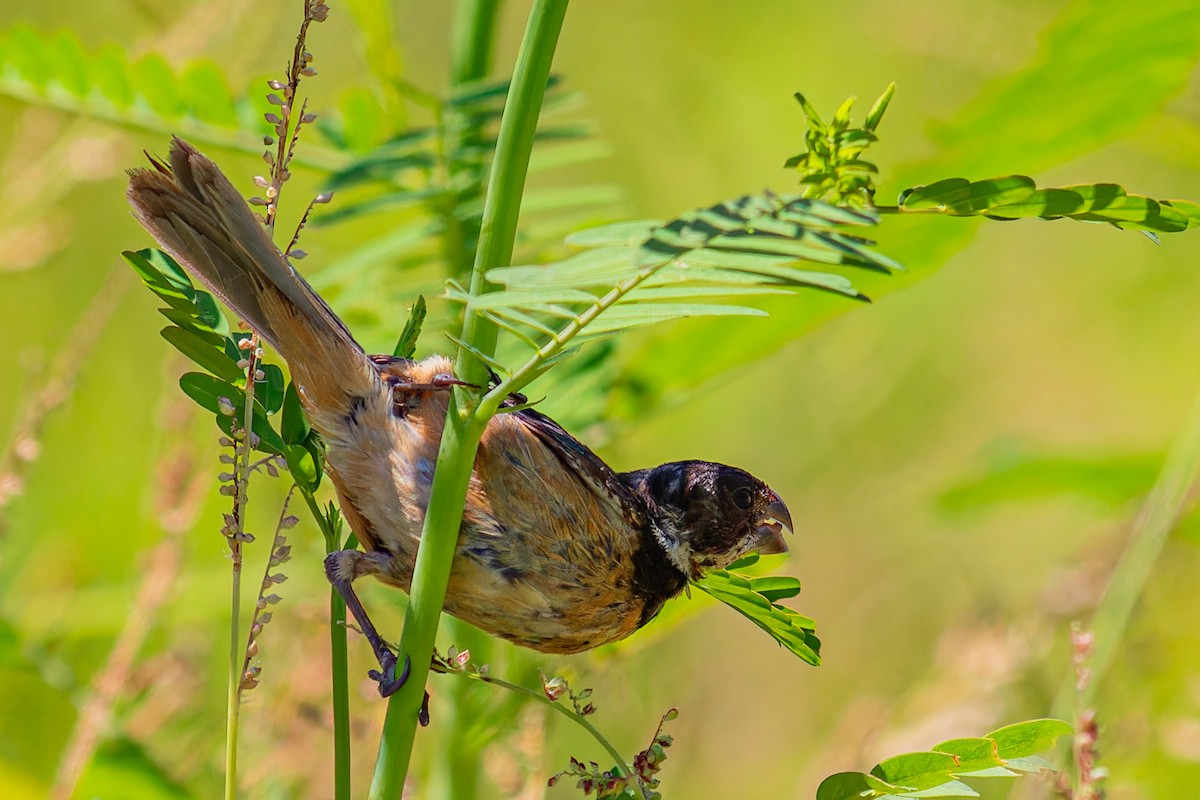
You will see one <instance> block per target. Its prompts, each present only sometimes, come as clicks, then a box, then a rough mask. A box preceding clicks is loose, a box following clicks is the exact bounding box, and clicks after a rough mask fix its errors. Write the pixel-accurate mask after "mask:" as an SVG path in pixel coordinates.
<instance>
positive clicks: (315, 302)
mask: <svg viewBox="0 0 1200 800" xmlns="http://www.w3.org/2000/svg"><path fill="white" fill-rule="evenodd" d="M169 160H170V166H169V167H168V166H167V165H164V164H161V163H159V162H157V161H155V162H153V164H154V169H137V170H132V171H131V172H130V174H129V191H128V197H129V202H130V204H132V206H133V210H134V216H136V217H137V219H138V221H139V222H141V223H142V226H143V227H145V228H146V230H147V231H149V232H150V233H151V234H152V235H153V236H154V238H155V239H157V240H158V242H159V244H161V245H162V246H163V248H164V249H165V250H166V251H167V252H168V253H170V254H171V255H172V256H173V257H174V258H175V260H176V261H178V262H179V263H180V264H181V265H182V266H183V267H184V268H185V269H187V271H188V272H190V273H191V274H192V275H194V276H195V277H196V278H198V279H199V280H200V281H201V282H202V283H203V284H204V285H205V286H207V287H208V288H209V290H211V291H212V292H213V294H215V295H216V296H217V297H219V298H221V300H223V301H224V302H225V303H226V304H227V305H228V306H229V307H230V308H231V309H233V311H234V312H235V313H236V314H238V316H240V317H241V318H242V319H243V320H245V321H246V323H247V324H248V325H249V326H250V327H251V328H253V329H254V330H255V331H257V332H258V334H259V335H260V336H262V338H263V339H265V340H266V341H267V342H269V343H270V344H271V345H272V346H273V347H274V348H275V349H276V350H278V351H279V353H280V355H282V356H283V358H284V359H285V360H286V361H287V362H288V365H289V366H290V367H291V369H292V374H293V377H295V378H296V380H297V381H298V382H299V383H300V384H301V386H302V387H303V388H304V389H305V390H306V393H307V394H308V400H309V401H310V402H313V403H317V404H321V403H326V404H327V405H326V407H327V408H329V409H331V410H332V409H333V408H336V406H337V404H338V403H342V402H346V400H347V399H348V397H350V396H354V395H361V394H364V393H366V392H368V391H370V390H372V389H374V388H376V387H377V385H378V381H379V378H378V376H377V374H376V372H375V370H374V368H373V367H372V366H371V364H370V361H369V360H368V359H367V357H366V355H365V354H364V352H363V350H362V348H361V347H359V345H358V343H357V342H355V341H354V337H353V336H351V335H350V332H349V331H348V330H346V326H345V325H343V324H342V321H341V320H340V319H338V317H337V315H335V314H334V313H333V311H331V310H330V308H329V306H328V305H326V304H325V301H324V300H322V299H321V298H320V296H318V295H317V293H316V292H314V291H313V290H312V289H311V288H310V287H309V285H308V284H307V283H306V282H305V281H304V279H303V278H301V277H300V276H299V275H298V274H297V273H296V271H295V270H293V269H292V267H291V266H290V265H289V264H288V263H287V261H286V260H285V259H284V257H283V256H282V255H281V254H280V252H279V250H278V249H277V248H276V247H275V245H274V243H272V242H271V239H270V238H269V237H268V236H267V234H266V232H265V231H264V230H263V227H262V225H261V224H260V223H259V220H258V218H257V217H256V216H255V214H254V212H253V211H251V210H250V207H249V206H248V205H247V204H246V201H245V200H244V199H243V198H242V196H241V195H240V194H239V193H238V191H237V189H235V188H234V187H233V184H231V183H230V182H229V179H228V178H226V177H225V175H224V174H222V172H221V170H220V169H218V168H217V165H216V164H214V163H213V162H212V161H210V160H209V159H207V158H205V157H204V156H203V155H201V154H200V152H199V151H197V150H196V148H194V147H192V146H191V145H190V144H188V143H187V142H185V141H183V140H182V139H179V138H175V139H173V140H172V141H171V151H170V159H169Z"/></svg>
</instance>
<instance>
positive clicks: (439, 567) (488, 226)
mask: <svg viewBox="0 0 1200 800" xmlns="http://www.w3.org/2000/svg"><path fill="white" fill-rule="evenodd" d="M566 11H567V0H536V2H535V3H534V6H533V9H532V11H531V12H530V17H529V24H528V26H527V28H526V31H525V38H524V40H523V41H522V43H521V50H520V53H519V55H518V57H517V64H516V67H515V69H514V73H513V84H512V88H511V90H510V93H509V99H508V103H507V104H506V106H505V109H504V117H503V119H502V120H501V123H500V134H499V138H498V141H497V144H496V158H495V161H493V163H492V172H491V180H490V182H489V185H488V192H487V197H486V200H485V202H484V208H483V223H482V226H481V229H480V240H479V249H478V251H477V252H476V257H475V264H474V267H473V269H472V273H471V282H470V291H471V293H472V294H478V293H482V292H484V291H485V290H486V286H487V282H486V281H485V279H484V277H483V276H484V274H485V273H486V272H487V271H488V270H489V269H492V268H494V267H498V266H503V265H505V264H508V263H509V261H510V260H511V259H512V247H513V242H514V240H515V238H516V225H517V218H518V215H519V212H520V206H521V194H522V192H523V191H524V186H525V175H526V171H527V168H528V165H529V155H530V152H531V150H532V148H533V133H534V130H535V129H536V127H537V119H538V115H539V113H540V112H541V106H542V97H543V95H544V94H545V91H546V82H547V79H548V78H549V75H550V64H551V62H552V60H553V58H554V49H555V47H556V45H557V43H558V36H559V32H560V31H561V29H562V22H563V18H564V17H565V15H566ZM461 338H462V340H463V341H464V342H466V343H467V344H468V345H470V346H471V347H474V348H477V349H479V350H481V351H483V352H485V353H490V352H492V351H493V350H494V349H495V343H496V329H495V327H494V326H492V325H489V324H485V323H484V321H482V320H481V319H480V318H479V317H477V316H475V315H468V316H467V317H466V318H465V319H464V321H463V331H462V337H461ZM455 366H456V370H457V371H458V375H459V376H460V377H463V378H464V379H465V380H468V381H472V382H473V383H478V384H479V385H483V384H484V383H485V379H486V368H485V367H484V365H483V364H480V363H478V362H477V361H475V360H474V359H473V358H472V357H471V356H470V355H469V354H468V353H467V352H466V351H465V350H464V351H461V352H460V353H459V356H458V360H457V363H456V365H455ZM473 402H474V398H473V397H472V396H471V395H469V394H467V393H466V392H465V391H463V390H461V389H456V390H455V392H454V394H453V395H452V396H451V400H450V408H449V411H448V412H447V415H446V426H445V431H444V433H443V435H442V444H441V451H440V453H439V457H438V462H437V467H436V469H435V471H434V476H433V485H432V488H431V491H430V497H429V508H428V509H427V511H426V514H425V524H424V527H423V529H422V532H421V546H420V547H419V548H418V550H417V560H416V565H415V569H414V572H413V581H412V591H411V596H410V601H409V605H408V610H407V612H406V613H405V618H404V632H403V634H402V637H401V639H400V648H401V650H402V651H403V653H404V655H406V656H407V657H409V658H410V659H411V660H412V672H411V674H410V675H409V679H408V683H406V684H405V685H404V687H403V688H401V689H400V691H399V692H397V693H396V694H395V695H393V696H392V699H391V700H390V701H389V703H388V711H387V718H386V720H385V721H384V726H383V735H382V737H381V738H380V743H379V755H378V758H377V760H376V762H375V775H374V779H373V780H372V783H371V793H370V797H371V798H372V800H385V798H386V799H387V800H392V799H393V798H395V799H398V798H400V797H401V794H402V792H403V789H404V781H405V778H406V776H407V775H408V767H409V762H410V759H411V756H412V746H413V742H414V740H415V737H416V728H417V712H418V711H419V709H420V707H421V701H422V698H423V696H424V691H425V682H426V679H427V676H428V674H429V665H430V659H431V658H432V656H433V645H434V639H435V637H436V635H437V627H438V618H439V616H440V614H441V610H442V604H443V601H444V600H445V595H446V584H447V583H448V581H449V578H450V567H451V563H452V561H453V559H454V549H455V544H456V542H457V540H458V530H459V527H460V525H461V524H462V515H463V502H464V499H465V498H466V493H467V484H468V482H469V480H470V477H471V472H472V469H473V467H474V464H475V453H476V450H477V449H478V447H479V438H480V436H481V435H482V433H483V429H484V426H485V425H486V424H487V420H486V419H480V418H477V417H475V416H474V414H473V413H472V412H473V408H472V405H471V404H472V403H473Z"/></svg>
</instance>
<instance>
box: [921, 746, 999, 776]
mask: <svg viewBox="0 0 1200 800" xmlns="http://www.w3.org/2000/svg"><path fill="white" fill-rule="evenodd" d="M930 749H931V750H932V751H933V752H935V753H948V754H950V755H952V756H953V757H954V758H955V760H956V761H957V766H956V767H955V768H954V769H953V770H952V772H953V773H954V774H955V775H958V776H959V777H976V778H1005V777H1006V778H1011V777H1014V776H1015V775H1016V774H1017V773H1016V772H1014V771H1013V770H1010V769H1008V768H1006V767H1005V766H1004V761H1003V760H1002V759H1001V758H1000V756H999V755H998V754H997V752H996V743H995V742H994V741H992V740H991V739H950V740H949V741H945V742H942V743H941V744H939V745H936V746H934V747H931V748H930Z"/></svg>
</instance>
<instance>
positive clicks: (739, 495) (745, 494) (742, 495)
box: [733, 486, 754, 511]
mask: <svg viewBox="0 0 1200 800" xmlns="http://www.w3.org/2000/svg"><path fill="white" fill-rule="evenodd" d="M733 504H734V505H735V506H737V507H738V508H740V509H742V510H743V511H746V510H747V509H749V508H750V506H752V505H754V492H752V491H750V490H749V489H748V488H746V487H745V486H739V487H738V488H737V489H734V490H733Z"/></svg>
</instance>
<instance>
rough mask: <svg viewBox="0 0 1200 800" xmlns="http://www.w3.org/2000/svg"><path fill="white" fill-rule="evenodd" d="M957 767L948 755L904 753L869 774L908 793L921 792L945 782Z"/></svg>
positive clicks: (876, 766)
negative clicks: (907, 790)
mask: <svg viewBox="0 0 1200 800" xmlns="http://www.w3.org/2000/svg"><path fill="white" fill-rule="evenodd" d="M957 766H958V760H957V759H956V758H955V757H954V756H952V755H949V754H948V753H934V752H928V753H905V754H904V755H900V756H894V757H893V758H888V759H885V760H883V761H881V762H879V763H878V764H877V765H875V768H874V769H872V770H871V774H872V775H874V776H875V777H877V778H882V779H883V780H885V781H887V782H888V783H891V784H894V785H896V786H903V787H905V788H906V789H909V790H910V791H923V790H925V789H932V788H933V787H935V786H940V785H942V784H944V783H946V782H947V779H948V778H949V776H950V775H951V774H953V772H954V770H955V768H956V767H957Z"/></svg>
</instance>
